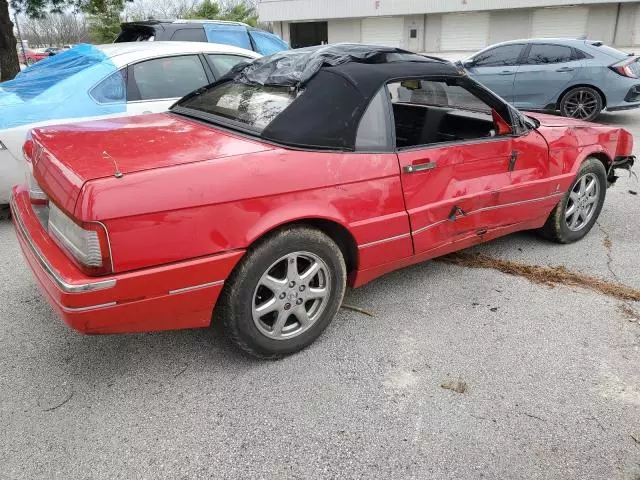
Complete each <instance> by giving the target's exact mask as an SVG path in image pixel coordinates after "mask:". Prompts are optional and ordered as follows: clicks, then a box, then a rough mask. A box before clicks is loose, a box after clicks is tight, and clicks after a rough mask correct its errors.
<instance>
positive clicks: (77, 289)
mask: <svg viewBox="0 0 640 480" xmlns="http://www.w3.org/2000/svg"><path fill="white" fill-rule="evenodd" d="M11 210H12V214H13V218H15V223H16V225H17V227H18V230H19V233H20V235H22V237H23V238H24V239H25V240H26V242H27V243H28V244H29V247H30V248H31V251H32V252H33V254H34V255H35V257H36V259H37V260H38V263H40V266H41V267H42V268H43V269H44V271H45V272H46V273H47V274H48V275H49V277H50V278H51V280H53V281H54V283H55V284H56V285H57V286H58V288H60V290H62V291H63V292H65V293H81V292H92V291H95V290H105V289H107V288H113V287H114V286H115V285H116V283H117V280H116V279H115V278H110V279H108V280H98V281H96V282H89V283H68V282H66V281H64V279H63V278H62V277H61V276H60V274H59V273H58V272H57V271H56V270H55V269H54V268H53V266H52V265H51V264H50V263H49V261H48V260H47V259H46V258H45V256H44V255H43V254H42V252H41V251H40V248H38V246H37V245H36V244H35V243H34V242H33V239H32V238H31V237H30V236H29V234H28V233H27V228H26V227H25V225H24V222H23V221H22V218H21V217H20V214H19V213H18V208H17V205H16V199H15V197H14V196H13V195H12V196H11Z"/></svg>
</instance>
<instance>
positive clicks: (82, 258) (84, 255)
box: [48, 202, 111, 275]
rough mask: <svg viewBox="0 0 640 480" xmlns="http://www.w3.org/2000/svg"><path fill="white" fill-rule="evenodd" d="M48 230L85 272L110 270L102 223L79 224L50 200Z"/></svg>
mask: <svg viewBox="0 0 640 480" xmlns="http://www.w3.org/2000/svg"><path fill="white" fill-rule="evenodd" d="M83 227H87V228H83ZM48 230H49V234H50V235H51V237H52V238H53V239H54V240H55V241H56V242H57V243H58V245H60V246H61V247H62V248H63V249H64V250H65V251H66V252H68V253H69V254H70V255H71V256H72V257H73V258H74V259H75V260H76V261H77V262H78V264H79V265H80V267H81V268H82V269H83V270H84V271H85V272H86V273H88V274H93V275H96V274H102V273H109V272H110V271H111V263H110V258H109V255H108V250H109V247H108V239H107V235H106V231H105V230H104V227H102V225H100V224H98V223H89V224H84V225H83V226H80V225H78V224H77V223H75V222H74V221H73V220H72V219H71V218H69V217H68V216H67V215H65V214H64V213H63V212H62V211H61V210H60V209H59V208H58V207H56V206H55V205H54V204H53V203H52V202H50V203H49V225H48ZM101 237H102V238H101Z"/></svg>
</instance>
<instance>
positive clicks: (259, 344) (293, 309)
mask: <svg viewBox="0 0 640 480" xmlns="http://www.w3.org/2000/svg"><path fill="white" fill-rule="evenodd" d="M345 285H346V266H345V262H344V258H343V256H342V252H341V251H340V248H339V247H338V246H337V245H336V244H335V242H334V241H333V240H331V238H329V237H328V236H327V235H325V234H324V233H322V232H320V231H318V230H315V229H311V228H305V227H291V228H285V229H282V230H280V231H278V232H276V233H274V234H272V235H269V236H268V237H266V238H265V239H264V240H262V241H261V242H260V243H258V244H257V245H255V246H254V247H252V248H251V249H250V250H249V251H248V252H247V254H246V255H245V257H244V258H243V259H242V261H241V262H240V264H239V265H238V266H237V267H236V269H235V270H234V272H233V273H232V274H231V276H230V278H229V279H228V280H227V282H226V283H225V288H224V290H223V293H222V297H221V299H220V302H219V304H218V306H217V307H216V314H215V316H216V319H217V318H220V319H221V320H222V322H223V323H224V327H225V329H226V331H227V332H228V334H229V336H230V337H231V339H232V340H233V341H234V343H236V344H237V345H238V346H239V347H240V348H241V349H242V350H243V351H244V352H246V353H248V354H249V355H251V356H254V357H258V358H278V357H282V356H284V355H288V354H291V353H294V352H297V351H299V350H302V349H303V348H305V347H307V346H308V345H310V344H311V343H312V342H313V341H314V340H315V339H316V338H318V336H320V334H321V333H322V332H323V331H324V329H325V328H326V327H327V326H328V325H329V324H330V323H331V321H332V320H333V318H334V317H335V315H336V313H337V311H338V308H340V304H341V303H342V297H343V296H344V291H345ZM218 315H219V317H218Z"/></svg>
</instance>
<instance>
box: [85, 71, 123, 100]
mask: <svg viewBox="0 0 640 480" xmlns="http://www.w3.org/2000/svg"><path fill="white" fill-rule="evenodd" d="M126 72H127V71H126V69H122V70H118V71H117V72H114V73H112V74H111V75H109V76H108V77H107V78H105V79H104V80H102V81H101V82H100V83H99V84H98V85H96V86H95V87H93V88H92V89H91V91H90V92H89V95H91V97H92V98H93V99H94V100H95V101H96V102H98V103H124V102H126V101H127V89H126V84H127V73H126Z"/></svg>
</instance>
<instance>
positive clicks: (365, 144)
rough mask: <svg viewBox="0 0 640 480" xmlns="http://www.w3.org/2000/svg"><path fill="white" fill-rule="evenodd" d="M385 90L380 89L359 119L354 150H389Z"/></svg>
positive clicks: (389, 137)
mask: <svg viewBox="0 0 640 480" xmlns="http://www.w3.org/2000/svg"><path fill="white" fill-rule="evenodd" d="M386 96H387V90H386V89H385V88H382V89H381V90H380V91H379V92H378V94H377V95H376V96H375V97H373V99H372V100H371V103H369V106H368V107H367V110H366V111H365V112H364V115H363V116H362V118H361V119H360V125H359V126H358V133H357V135H356V150H365V151H388V150H389V149H390V148H391V132H390V128H389V127H390V122H389V115H388V111H387V98H386Z"/></svg>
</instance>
